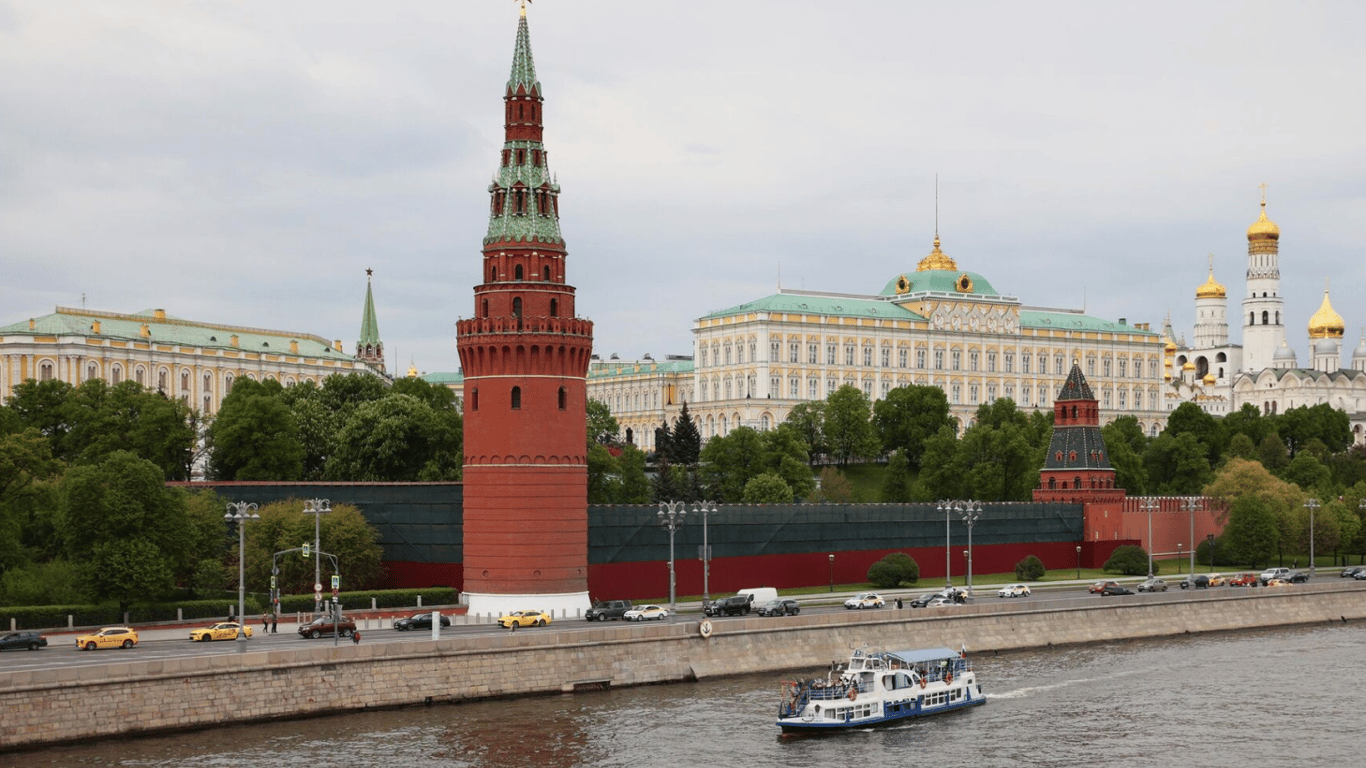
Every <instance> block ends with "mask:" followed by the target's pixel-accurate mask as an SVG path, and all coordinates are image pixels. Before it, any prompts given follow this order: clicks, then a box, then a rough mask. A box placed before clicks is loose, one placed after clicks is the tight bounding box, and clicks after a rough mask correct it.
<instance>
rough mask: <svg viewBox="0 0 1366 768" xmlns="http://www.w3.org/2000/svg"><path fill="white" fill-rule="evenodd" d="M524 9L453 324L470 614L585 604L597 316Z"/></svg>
mask: <svg viewBox="0 0 1366 768" xmlns="http://www.w3.org/2000/svg"><path fill="white" fill-rule="evenodd" d="M542 100H543V99H542V96H541V84H540V82H539V81H537V79H536V67H535V65H534V64H533V62H532V59H531V36H530V33H529V32H528V30H527V21H526V8H525V6H524V7H523V9H522V16H521V20H520V22H519V23H518V27H517V43H516V48H515V50H514V53H513V58H512V76H511V78H509V80H508V84H507V92H506V94H505V95H504V96H503V101H504V103H505V111H504V120H503V122H504V141H503V151H502V156H501V159H500V161H499V164H498V175H497V178H496V179H495V180H494V181H493V183H492V184H490V185H489V197H490V200H489V228H488V234H487V235H486V236H485V237H484V248H483V270H482V274H483V278H482V279H483V282H482V283H480V284H479V285H477V286H475V288H474V317H473V318H472V319H469V320H461V321H460V322H459V323H458V325H457V340H456V348H457V349H458V350H459V352H460V364H461V366H462V367H463V369H464V372H465V402H464V417H465V463H464V475H465V476H464V497H465V498H464V575H465V594H466V595H467V597H468V602H469V610H470V612H471V613H494V612H499V613H501V612H504V611H509V610H516V609H524V608H538V609H541V610H545V611H555V612H560V611H563V610H565V609H568V610H569V611H570V612H571V613H572V612H574V611H578V610H583V609H587V608H588V607H589V603H588V463H587V423H586V422H587V397H588V395H587V376H588V361H589V357H590V356H591V354H592V351H593V324H592V323H591V322H589V321H587V320H581V319H579V318H577V317H575V316H574V287H573V286H571V285H568V284H567V283H566V282H565V256H566V251H565V247H564V239H563V238H562V237H561V236H560V219H559V194H560V187H559V185H558V184H556V183H555V182H554V181H553V179H552V177H551V175H550V171H549V164H548V161H547V156H546V151H545V146H544V145H543V144H542V142H541V136H542V132H543V130H544V126H543V124H542V119H541V118H542V113H541V102H542Z"/></svg>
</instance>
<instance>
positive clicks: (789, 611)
mask: <svg viewBox="0 0 1366 768" xmlns="http://www.w3.org/2000/svg"><path fill="white" fill-rule="evenodd" d="M801 612H802V607H801V606H800V605H797V601H796V600H769V601H768V602H767V603H764V604H763V605H761V606H759V608H758V610H756V611H755V613H757V614H759V615H760V616H796V615H797V614H799V613H801Z"/></svg>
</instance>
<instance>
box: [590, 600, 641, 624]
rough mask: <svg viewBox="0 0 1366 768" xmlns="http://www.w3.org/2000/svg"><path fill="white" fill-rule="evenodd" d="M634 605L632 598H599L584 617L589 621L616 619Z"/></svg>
mask: <svg viewBox="0 0 1366 768" xmlns="http://www.w3.org/2000/svg"><path fill="white" fill-rule="evenodd" d="M633 607H634V606H632V605H631V601H630V600H599V601H597V602H596V603H593V607H592V608H589V609H588V612H587V613H585V614H584V615H583V617H584V618H585V619H588V620H589V621H616V620H618V619H620V618H621V617H622V615H623V614H625V613H626V612H627V611H629V610H631V608H633Z"/></svg>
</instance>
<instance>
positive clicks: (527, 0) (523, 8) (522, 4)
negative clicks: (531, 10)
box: [517, 0, 531, 18]
mask: <svg viewBox="0 0 1366 768" xmlns="http://www.w3.org/2000/svg"><path fill="white" fill-rule="evenodd" d="M517 2H518V3H520V4H521V6H522V17H523V18H526V4H527V3H529V2H531V0H517Z"/></svg>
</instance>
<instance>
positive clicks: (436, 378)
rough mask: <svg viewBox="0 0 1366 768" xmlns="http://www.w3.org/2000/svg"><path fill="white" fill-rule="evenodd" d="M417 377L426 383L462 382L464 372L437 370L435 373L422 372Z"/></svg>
mask: <svg viewBox="0 0 1366 768" xmlns="http://www.w3.org/2000/svg"><path fill="white" fill-rule="evenodd" d="M419 378H421V379H422V380H423V381H425V382H427V383H428V384H447V385H449V384H462V383H464V381H465V374H464V373H463V372H460V371H456V372H455V373H450V372H441V371H438V372H436V373H424V374H422V376H420V377H419Z"/></svg>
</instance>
